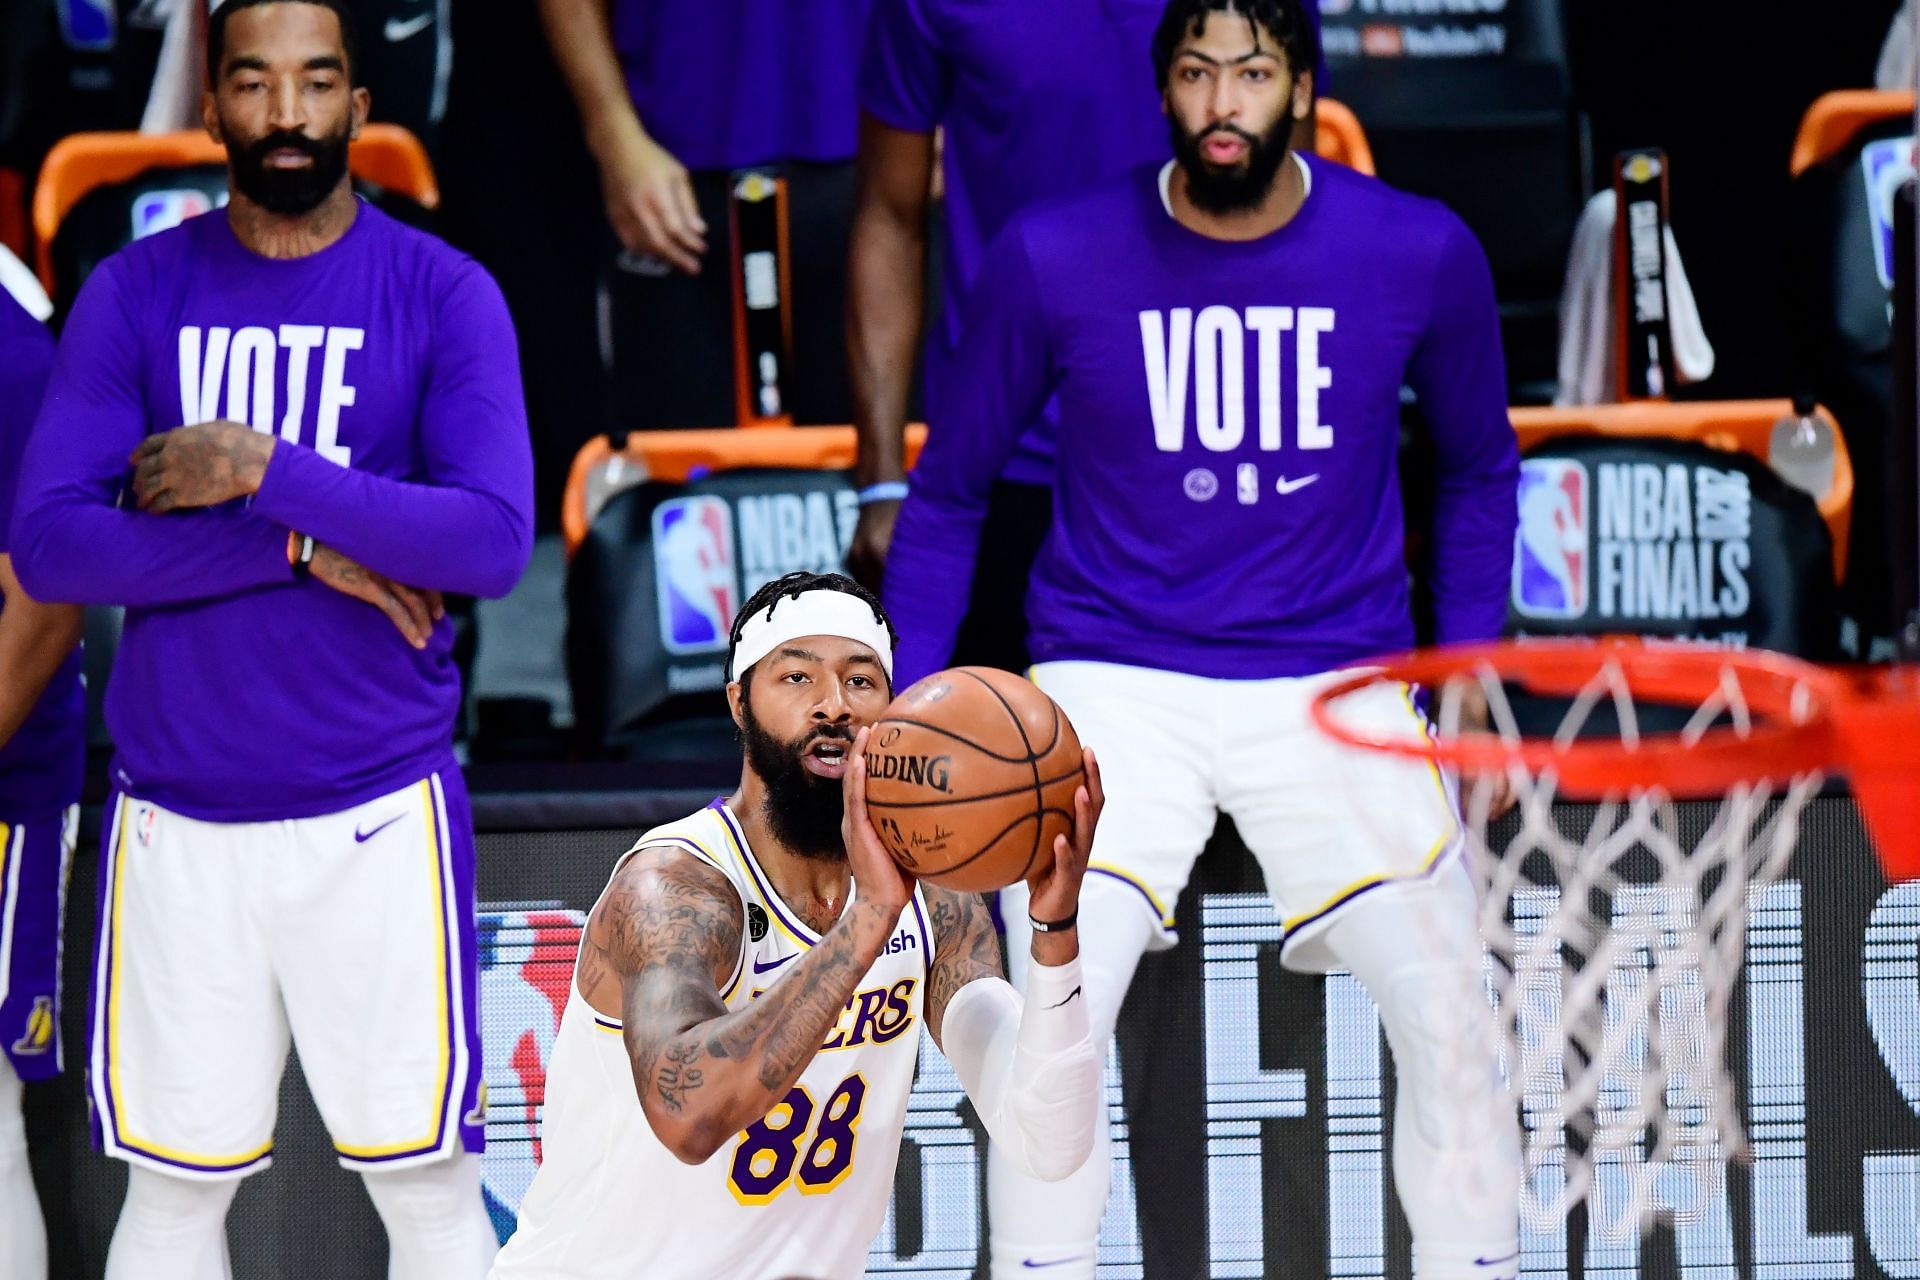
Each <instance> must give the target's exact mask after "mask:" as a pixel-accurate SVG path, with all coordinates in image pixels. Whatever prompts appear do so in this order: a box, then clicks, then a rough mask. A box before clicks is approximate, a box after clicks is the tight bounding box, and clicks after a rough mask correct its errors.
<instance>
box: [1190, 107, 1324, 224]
mask: <svg viewBox="0 0 1920 1280" xmlns="http://www.w3.org/2000/svg"><path fill="white" fill-rule="evenodd" d="M1167 121H1168V125H1169V127H1170V129H1171V131H1172V133H1173V155H1174V158H1175V159H1176V160H1178V161H1179V162H1180V167H1181V169H1183V170H1184V171H1185V172H1186V175H1187V199H1189V200H1191V201H1193V203H1194V206H1195V207H1196V208H1198V209H1200V210H1201V211H1202V212H1205V213H1210V214H1213V215H1214V216H1216V217H1219V216H1224V215H1227V214H1235V213H1246V212H1247V211H1248V210H1250V209H1257V208H1259V207H1260V204H1261V202H1262V201H1264V200H1265V199H1266V198H1267V193H1268V192H1269V191H1271V190H1272V189H1273V179H1274V175H1275V174H1277V173H1279V172H1280V166H1281V165H1282V164H1283V163H1284V162H1285V161H1286V158H1287V151H1288V146H1287V139H1288V137H1289V136H1290V135H1291V133H1292V130H1293V121H1292V120H1291V119H1289V118H1288V117H1287V116H1286V115H1284V114H1282V115H1281V117H1280V118H1279V119H1278V120H1275V121H1274V122H1273V127H1272V128H1270V129H1268V130H1267V131H1266V132H1265V133H1264V134H1260V135H1258V136H1255V135H1254V134H1251V133H1248V132H1247V131H1246V130H1244V129H1236V128H1235V127H1234V126H1232V125H1230V124H1217V125H1214V126H1212V127H1211V128H1208V129H1203V130H1201V131H1200V132H1199V133H1188V132H1187V130H1186V127H1185V126H1184V125H1182V124H1181V123H1180V122H1179V120H1177V119H1175V118H1174V117H1173V116H1171V115H1169V116H1168V117H1167ZM1216 133H1224V134H1228V135H1230V136H1232V137H1235V138H1238V139H1240V140H1241V141H1242V142H1244V143H1246V144H1247V154H1246V158H1245V159H1244V160H1242V161H1241V162H1240V163H1239V164H1236V165H1229V166H1227V167H1224V168H1223V167H1221V166H1219V165H1215V164H1210V163H1208V161H1207V158H1206V157H1205V156H1204V155H1202V154H1201V152H1200V147H1201V144H1203V143H1204V142H1205V141H1206V140H1207V138H1208V137H1210V136H1211V135H1213V134H1216Z"/></svg>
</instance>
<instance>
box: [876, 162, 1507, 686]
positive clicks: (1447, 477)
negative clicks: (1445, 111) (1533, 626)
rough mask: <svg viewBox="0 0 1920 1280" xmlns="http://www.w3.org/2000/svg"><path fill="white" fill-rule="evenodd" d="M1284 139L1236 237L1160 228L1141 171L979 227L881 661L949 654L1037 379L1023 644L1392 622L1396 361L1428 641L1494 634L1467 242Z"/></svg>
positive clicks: (1496, 403) (1382, 647)
mask: <svg viewBox="0 0 1920 1280" xmlns="http://www.w3.org/2000/svg"><path fill="white" fill-rule="evenodd" d="M1306 163H1307V165H1308V167H1309V169H1310V171H1311V175H1312V185H1311V193H1310V194H1309V195H1308V197H1307V200H1306V203H1305V204H1304V205H1303V206H1302V208H1301V210H1300V212H1299V213H1298V214H1297V215H1296V216H1295V217H1294V219H1293V221H1292V222H1290V223H1289V224H1288V225H1287V226H1285V227H1283V228H1281V229H1280V230H1279V231H1276V232H1274V233H1273V234H1271V235H1268V236H1265V237H1263V238H1261V239H1258V240H1253V241H1247V242H1242V243H1229V242H1225V241H1219V240H1213V239H1209V238H1207V237H1204V236H1201V235H1198V234H1196V233H1195V232H1193V231H1190V230H1188V229H1187V228H1185V227H1183V226H1181V225H1180V224H1179V223H1177V222H1175V221H1174V220H1173V217H1172V216H1171V215H1170V214H1169V213H1168V212H1167V210H1166V208H1165V207H1164V205H1163V203H1162V197H1161V193H1160V190H1159V181H1158V174H1157V173H1156V171H1155V170H1154V169H1153V168H1152V167H1147V168H1144V169H1141V170H1139V171H1137V172H1135V173H1134V174H1131V175H1128V176H1127V177H1126V178H1124V179H1122V180H1120V181H1118V182H1116V183H1112V184H1108V185H1106V186H1103V187H1101V188H1099V189H1098V190H1096V191H1095V192H1092V193H1090V194H1087V195H1083V196H1080V197H1077V198H1075V199H1071V200H1066V201H1060V202H1056V203H1052V204H1049V205H1046V206H1043V207H1040V208H1037V209H1034V210H1031V211H1029V212H1027V213H1025V214H1023V215H1021V216H1020V217H1018V218H1016V219H1015V221H1014V222H1013V223H1012V225H1011V226H1009V228H1008V229H1007V230H1006V232H1004V233H1003V234H1002V235H1001V236H1000V238H999V239H998V240H996V241H995V242H994V245H993V247H992V248H991V250H990V251H989V252H988V255H987V259H986V261H985V263H984V264H983V265H982V267H981V270H980V275H979V278H978V280H977V281H976V283H975V288H974V296H973V297H972V299H971V300H970V303H969V310H968V313H967V321H966V340H965V342H964V343H963V344H962V346H961V349H960V354H959V359H958V362H957V366H956V369H955V374H956V376H955V377H954V378H953V380H952V381H951V382H950V383H949V386H948V393H947V395H946V396H945V397H944V398H943V400H942V402H941V405H940V408H941V411H942V412H941V416H938V417H936V419H935V420H934V422H933V423H932V430H931V431H930V433H929V436H928V443H927V448H926V451H925V452H924V453H923V454H922V455H921V458H920V463H919V466H918V468H917V469H916V470H915V472H914V481H913V492H912V494H911V495H910V496H909V497H908V499H907V501H906V503H905V505H904V507H903V508H902V510H901V513H900V523H899V525H898V527H897V528H896V529H895V531H894V538H893V548H892V553H891V556H890V557H889V559H888V562H887V581H886V597H887V605H888V608H889V609H890V610H892V613H893V620H894V623H895V625H896V626H898V628H899V630H900V636H901V645H900V649H899V652H898V653H897V654H896V657H895V666H896V670H895V673H894V678H895V681H896V683H897V684H899V685H901V686H905V685H906V684H908V683H910V682H912V681H913V680H916V679H918V678H919V677H920V676H922V675H925V674H926V673H927V672H929V671H931V670H933V669H935V668H937V667H939V666H940V665H942V664H943V663H944V662H945V661H946V660H947V657H948V655H949V654H950V652H951V651H952V647H953V638H954V633H955V631H956V630H957V628H958V625H959V621H960V617H961V615H962V614H963V613H964V612H965V610H966V605H967V584H968V583H970V582H971V581H972V580H973V568H974V555H975V547H976V546H977V545H978V541H979V536H978V535H979V528H980V523H981V520H982V518H983V517H984V515H985V512H986V505H987V494H988V491H989V489H990V487H991V485H992V482H993V479H994V477H995V476H997V475H998V474H1000V470H1001V468H1002V467H1003V466H1004V465H1005V463H1006V460H1007V457H1008V455H1009V454H1010V453H1011V452H1012V451H1013V449H1014V448H1015V445H1016V442H1017V439H1018V437H1019V434H1020V431H1021V427H1022V424H1024V423H1026V422H1028V421H1030V420H1031V419H1032V416H1033V414H1034V413H1035V412H1036V411H1037V410H1038V409H1039V407H1040V406H1041V405H1042V404H1044V403H1045V402H1046V400H1047V398H1048V397H1049V396H1057V398H1058V404H1059V466H1058V467H1057V468H1056V469H1055V473H1054V523H1053V528H1052V530H1051V531H1050V532H1049V534H1048V536H1047V540H1046V543H1045V545H1044V546H1043V547H1042V549H1041V551H1040V556H1039V559H1038V561H1037V562H1036V564H1035V568H1034V575H1033V582H1032V586H1031V590H1030V594H1029V596H1028V601H1027V617H1028V619H1029V621H1030V624H1031V627H1032V636H1031V650H1032V653H1033V657H1034V659H1035V661H1049V660H1057V659H1069V658H1080V659H1089V660H1094V661H1100V662H1115V663H1125V664H1128V665H1132V666H1141V667H1154V668H1159V669H1162V670H1168V671H1180V672H1186V673H1189V674H1193V675H1200V676H1208V677H1216V678H1241V679H1260V678H1268V677H1277V676H1299V675H1306V674H1310V673H1313V672H1319V671H1324V670H1327V669H1329V668H1331V667H1335V666H1339V665H1341V664H1343V663H1346V662H1349V661H1352V660H1354V659H1357V658H1361V657H1364V656H1367V655H1370V654H1376V653H1380V652H1384V651H1388V650H1393V649H1398V648H1403V647H1405V646H1406V645H1407V644H1409V643H1410V642H1411V640H1412V638H1413V627H1412V622H1411V619H1410V616H1409V604H1408V587H1407V570H1406V564H1405V558H1404V540H1405V531H1404V529H1403V527H1402V526H1403V520H1402V515H1401V503H1400V478H1399V474H1398V463H1397V454H1398V445H1399V435H1400V388H1401V386H1402V385H1403V384H1404V385H1407V386H1411V387H1412V388H1413V389H1414V390H1415V392H1417V393H1418V395H1419V397H1420V401H1421V404H1422V407H1423V409H1424V411H1425V414H1426V417H1427V420H1428V423H1429V426H1430V429H1431V431H1432V433H1433V437H1434V442H1435V445H1436V453H1437V459H1436V467H1437V474H1436V475H1435V476H1434V484H1435V489H1436V496H1435V513H1434V529H1433V542H1434V554H1433V569H1432V575H1433V579H1432V580H1433V590H1434V595H1435V597H1436V611H1437V626H1438V630H1439V639H1441V640H1442V641H1458V640H1475V639H1484V638H1487V637H1491V636H1494V635H1497V634H1498V633H1499V630H1500V626H1501V623H1502V622H1503V620H1504V619H1505V610H1506V583H1507V576H1508V571H1509V568H1510V566H1511V563H1512V560H1513V536H1514V527H1515V524H1516V523H1517V519H1518V516H1517V506H1516V498H1515V494H1516V491H1517V485H1518V483H1519V461H1518V453H1517V449H1516V444H1515V439H1514V432H1513V427H1512V426H1511V425H1510V423H1509V421H1508V418H1507V409H1506V377H1505V371H1504V368H1503V361H1502V358H1501V353H1500V331H1499V322H1498V313H1497V311H1496V309H1495V304H1494V296H1493V282H1492V278H1491V276H1490V274H1489V272H1488V269H1487V263H1486V258H1485V255H1484V254H1483V253H1482V252H1481V250H1480V246H1479V244H1478V243H1477V242H1475V240H1474V239H1473V236H1472V234H1471V233H1470V232H1469V231H1468V230H1467V229H1466V227H1465V225H1464V224H1462V223H1461V222H1460V220H1459V219H1458V218H1456V217H1455V216H1454V215H1453V214H1452V213H1450V212H1448V211H1447V210H1446V209H1445V208H1444V207H1442V206H1441V205H1439V204H1437V203H1434V202H1432V201H1429V200H1423V199H1418V198H1416V197H1413V196H1409V195H1405V194H1402V193H1400V192H1397V191H1394V190H1393V189H1392V188H1390V187H1387V186H1386V185H1384V184H1382V183H1380V182H1377V181H1375V180H1373V179H1371V178H1366V177H1362V176H1361V175H1359V174H1356V173H1354V172H1353V171H1351V170H1349V169H1345V168H1342V167H1341V166H1339V165H1335V164H1331V163H1327V162H1324V161H1313V160H1309V161H1307V162H1306Z"/></svg>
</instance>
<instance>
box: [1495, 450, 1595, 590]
mask: <svg viewBox="0 0 1920 1280" xmlns="http://www.w3.org/2000/svg"><path fill="white" fill-rule="evenodd" d="M1587 494H1588V490H1587V469H1586V467H1584V466H1582V465H1581V464H1580V463H1578V462H1572V461H1569V460H1567V459H1565V458H1528V459H1526V460H1525V461H1523V462H1522V463H1521V464H1520V531H1519V535H1518V536H1517V537H1516V539H1515V541H1514V548H1513V607H1514V609H1515V610H1516V611H1517V612H1519V613H1520V615H1521V616H1523V617H1527V618H1561V619H1568V618H1578V617H1580V616H1581V615H1583V614H1585V613H1586V611H1587V560H1588V546H1589V542H1588V537H1589V534H1588V528H1587V526H1588V521H1589V512H1591V511H1592V506H1591V504H1590V503H1589V502H1588V497H1587Z"/></svg>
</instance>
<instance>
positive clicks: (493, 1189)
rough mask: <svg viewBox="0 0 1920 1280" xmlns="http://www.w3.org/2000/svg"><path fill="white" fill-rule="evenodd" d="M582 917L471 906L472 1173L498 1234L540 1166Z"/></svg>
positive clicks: (506, 1231)
mask: <svg viewBox="0 0 1920 1280" xmlns="http://www.w3.org/2000/svg"><path fill="white" fill-rule="evenodd" d="M586 923H587V917H586V916H585V914H583V913H582V912H579V911H573V910H569V909H564V908H558V907H556V908H551V909H548V910H541V911H488V910H486V909H484V908H483V909H482V910H481V911H480V913H479V918H478V921H477V924H478V940H479V944H480V1040H481V1044H482V1047H483V1052H484V1057H485V1060H486V1067H485V1070H484V1073H483V1075H482V1080H483V1081H484V1084H483V1086H482V1093H481V1097H482V1098H484V1099H487V1100H488V1101H489V1102H490V1104H491V1105H490V1107H489V1109H488V1112H487V1149H486V1151H485V1153H484V1154H482V1156H481V1157H480V1175H481V1181H482V1184H483V1187H484V1190H485V1194H486V1201H487V1212H488V1213H489V1214H490V1215H491V1216H492V1218H493V1223H494V1229H495V1232H496V1233H497V1234H498V1235H499V1236H500V1238H501V1239H502V1240H504V1239H506V1237H507V1236H508V1235H510V1234H512V1232H513V1225H514V1222H515V1220H516V1219H517V1218H518V1216H519V1213H520V1201H521V1199H522V1197H524V1196H525V1195H526V1194H527V1187H528V1185H529V1184H531V1183H532V1181H533V1174H534V1170H536V1169H538V1168H539V1167H540V1117H541V1113H542V1111H543V1110H544V1108H545V1105H546V1100H547V1063H548V1061H549V1060H550V1059H551V1058H552V1056H553V1041H554V1037H555V1036H557V1035H558V1034H559V1032H560V1015H561V1013H563V1012H564V1011H565V1010H566V1007H567V993H568V991H569V990H570V989H571V987H572V985H573V961H574V953H575V952H576V951H577V950H578V949H579V946H580V931H581V930H582V929H584V928H585V927H586Z"/></svg>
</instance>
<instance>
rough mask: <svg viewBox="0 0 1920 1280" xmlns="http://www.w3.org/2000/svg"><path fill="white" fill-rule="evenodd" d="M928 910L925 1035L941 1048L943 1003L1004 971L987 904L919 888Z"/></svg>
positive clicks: (964, 895) (975, 896)
mask: <svg viewBox="0 0 1920 1280" xmlns="http://www.w3.org/2000/svg"><path fill="white" fill-rule="evenodd" d="M921 891H922V892H923V893H924V894H925V896H926V900H927V910H928V911H929V912H930V913H931V914H932V916H933V956H934V958H933V966H932V969H931V971H930V972H929V973H928V975H927V976H928V982H927V987H928V990H927V1030H928V1031H929V1032H930V1033H931V1034H932V1035H933V1042H934V1043H935V1044H939V1043H940V1029H941V1026H942V1024H943V1023H944V1022H945V1020H946V1016H947V1002H948V1001H949V1000H951V999H953V997H954V996H955V995H956V994H957V993H958V992H959V990H960V988H962V987H964V986H966V985H967V984H968V983H969V982H972V981H974V980H975V979H976V978H998V977H1002V976H1004V975H1005V973H1006V970H1005V968H1004V966H1003V965H1002V964H1001V961H1000V935H999V934H998V933H996V932H995V931H994V928H993V917H992V916H991V915H990V914H989V913H988V911H987V904H986V902H985V901H984V900H983V899H982V898H981V897H980V896H979V895H978V894H972V893H955V892H954V891H953V890H951V889H942V888H941V887H939V886H938V885H933V884H926V883H922V885H921Z"/></svg>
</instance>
